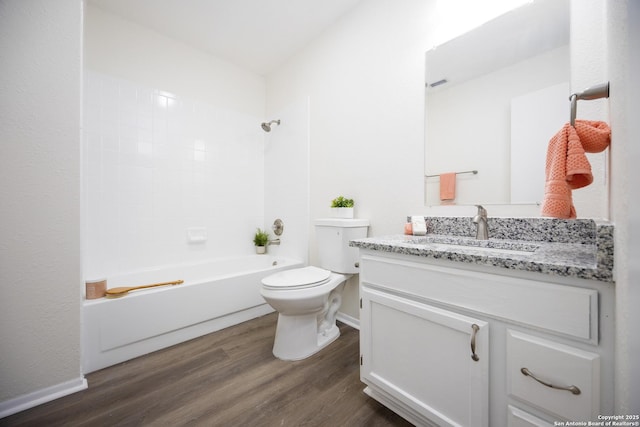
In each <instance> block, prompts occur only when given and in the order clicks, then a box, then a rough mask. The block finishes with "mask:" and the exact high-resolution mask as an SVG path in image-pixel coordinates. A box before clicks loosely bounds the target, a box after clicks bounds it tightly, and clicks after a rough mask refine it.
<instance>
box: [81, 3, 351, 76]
mask: <svg viewBox="0 0 640 427" xmlns="http://www.w3.org/2000/svg"><path fill="white" fill-rule="evenodd" d="M88 1H89V3H91V4H92V5H95V6H97V7H99V8H100V9H103V10H105V11H108V12H111V13H114V14H116V15H119V16H121V17H124V18H126V19H127V20H130V21H133V22H135V23H138V24H140V25H143V26H145V27H148V28H150V29H152V30H154V31H156V32H159V33H161V34H164V35H166V36H169V37H171V38H173V39H176V40H179V41H181V42H183V43H186V44H188V45H191V46H193V47H195V48H197V49H200V50H203V51H205V52H208V53H210V54H212V55H214V56H216V57H219V58H223V59H226V60H227V61H229V62H232V63H234V64H236V65H239V66H241V67H243V68H246V69H249V70H251V71H253V72H256V73H258V74H261V75H264V74H267V73H268V72H270V71H272V70H273V69H274V68H276V67H277V66H279V65H280V64H282V63H283V62H285V61H286V60H287V59H289V58H290V57H291V56H293V55H295V53H296V52H298V51H299V50H301V49H302V48H303V47H304V46H306V45H307V44H308V43H309V42H310V41H311V40H313V39H314V38H315V37H317V36H318V35H320V34H321V33H322V32H323V31H325V30H326V29H327V28H329V27H330V26H331V25H332V24H333V23H334V22H336V21H337V20H338V19H339V18H340V17H341V16H342V15H344V14H346V13H347V12H349V11H350V10H351V9H353V8H354V7H355V6H356V4H358V3H359V2H360V1H361V0H88Z"/></svg>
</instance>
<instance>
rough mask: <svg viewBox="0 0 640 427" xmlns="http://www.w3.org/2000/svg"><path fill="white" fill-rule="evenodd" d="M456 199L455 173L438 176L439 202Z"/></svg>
mask: <svg viewBox="0 0 640 427" xmlns="http://www.w3.org/2000/svg"><path fill="white" fill-rule="evenodd" d="M455 198H456V173H455V172H450V173H443V174H441V175H440V200H443V201H445V200H453V199H455Z"/></svg>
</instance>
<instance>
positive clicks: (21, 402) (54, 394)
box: [0, 376, 87, 418]
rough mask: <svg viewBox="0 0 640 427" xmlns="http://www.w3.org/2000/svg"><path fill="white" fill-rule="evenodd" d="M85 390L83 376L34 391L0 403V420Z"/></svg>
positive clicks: (85, 383) (85, 381)
mask: <svg viewBox="0 0 640 427" xmlns="http://www.w3.org/2000/svg"><path fill="white" fill-rule="evenodd" d="M86 388H87V380H86V379H85V378H84V376H81V377H79V378H76V379H73V380H70V381H66V382H63V383H60V384H56V385H54V386H51V387H47V388H43V389H40V390H36V391H34V392H31V393H27V394H23V395H22V396H18V397H15V398H13V399H9V400H5V401H4V402H0V418H4V417H8V416H9V415H13V414H16V413H18V412H21V411H24V410H26V409H30V408H33V407H35V406H38V405H42V404H43V403H47V402H50V401H52V400H55V399H59V398H61V397H64V396H67V395H69V394H72V393H76V392H78V391H81V390H84V389H86Z"/></svg>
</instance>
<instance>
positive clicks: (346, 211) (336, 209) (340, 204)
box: [331, 196, 354, 218]
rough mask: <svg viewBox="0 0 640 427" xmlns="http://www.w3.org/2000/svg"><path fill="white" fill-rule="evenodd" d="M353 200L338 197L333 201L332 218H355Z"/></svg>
mask: <svg viewBox="0 0 640 427" xmlns="http://www.w3.org/2000/svg"><path fill="white" fill-rule="evenodd" d="M353 205H354V202H353V199H347V198H346V197H344V196H338V197H336V198H335V199H333V200H332V201H331V216H333V217H334V218H353Z"/></svg>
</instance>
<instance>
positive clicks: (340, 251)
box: [315, 218, 369, 274]
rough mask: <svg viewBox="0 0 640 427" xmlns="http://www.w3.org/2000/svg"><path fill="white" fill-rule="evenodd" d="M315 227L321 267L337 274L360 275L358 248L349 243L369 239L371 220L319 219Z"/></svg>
mask: <svg viewBox="0 0 640 427" xmlns="http://www.w3.org/2000/svg"><path fill="white" fill-rule="evenodd" d="M315 226H316V244H317V246H318V258H319V266H320V267H322V268H326V269H327V270H331V271H333V272H336V273H345V274H353V273H358V272H359V271H360V269H359V268H358V267H356V263H357V262H358V248H353V247H350V246H349V241H350V240H353V239H362V238H364V237H367V229H368V228H369V220H367V219H345V218H326V219H317V220H316V221H315Z"/></svg>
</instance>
